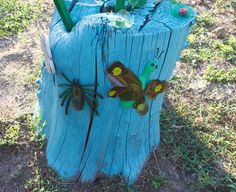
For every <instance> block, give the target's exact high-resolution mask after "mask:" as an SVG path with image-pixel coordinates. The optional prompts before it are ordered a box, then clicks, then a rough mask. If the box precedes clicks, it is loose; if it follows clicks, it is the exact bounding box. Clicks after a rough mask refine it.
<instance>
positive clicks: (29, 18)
mask: <svg viewBox="0 0 236 192" xmlns="http://www.w3.org/2000/svg"><path fill="white" fill-rule="evenodd" d="M44 9H45V5H44V4H42V3H41V1H35V3H32V1H29V0H26V1H23V0H9V1H4V0H0V37H5V36H9V35H16V34H17V33H19V32H22V31H24V30H25V29H26V28H27V27H28V26H29V25H30V23H31V22H33V21H35V20H37V18H38V17H41V18H42V17H43V15H44V14H43V13H42V12H43V10H44Z"/></svg>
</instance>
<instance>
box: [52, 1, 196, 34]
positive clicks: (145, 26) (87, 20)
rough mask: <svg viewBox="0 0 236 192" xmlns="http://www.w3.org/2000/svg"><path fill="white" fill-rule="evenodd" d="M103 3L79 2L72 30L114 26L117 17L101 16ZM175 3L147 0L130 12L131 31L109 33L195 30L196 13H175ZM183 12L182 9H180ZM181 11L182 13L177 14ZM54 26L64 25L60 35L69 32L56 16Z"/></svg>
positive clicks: (67, 3)
mask: <svg viewBox="0 0 236 192" xmlns="http://www.w3.org/2000/svg"><path fill="white" fill-rule="evenodd" d="M70 4H71V0H68V1H66V5H67V7H69V6H70ZM102 5H103V2H101V1H89V2H83V1H80V2H78V3H76V5H75V7H74V9H73V10H72V11H71V13H70V15H71V17H72V20H73V21H74V23H76V25H75V27H74V28H73V30H76V29H80V28H81V26H80V25H89V26H91V27H96V26H97V25H108V26H109V23H110V22H111V18H113V17H114V15H115V14H114V13H100V10H101V7H102ZM174 6H175V4H174V3H171V2H170V1H169V0H164V1H162V2H154V1H151V0H148V2H147V4H146V6H145V7H142V8H139V9H134V10H132V11H130V12H129V14H130V15H131V16H133V18H134V23H133V25H132V27H131V28H123V29H121V28H114V27H110V30H112V31H113V30H116V31H119V32H125V33H127V32H132V35H134V33H138V34H139V33H141V34H142V33H157V32H161V31H166V30H175V29H180V28H183V27H186V25H189V26H192V24H193V22H194V18H195V15H196V14H195V12H194V11H193V10H192V9H191V8H190V7H187V9H188V10H187V11H188V12H189V13H190V14H188V15H184V11H186V10H184V9H186V6H184V5H183V6H184V8H183V12H181V10H178V9H177V10H174V11H177V13H176V14H175V13H173V9H176V8H175V7H174ZM179 9H181V7H180V8H179ZM178 11H179V13H178ZM55 25H61V27H60V26H59V28H60V29H61V30H62V31H61V30H60V32H65V33H67V32H66V30H65V28H64V26H63V23H62V22H60V16H59V14H58V13H57V12H56V13H55V15H54V17H53V19H52V23H51V28H53V27H55ZM73 30H72V32H73Z"/></svg>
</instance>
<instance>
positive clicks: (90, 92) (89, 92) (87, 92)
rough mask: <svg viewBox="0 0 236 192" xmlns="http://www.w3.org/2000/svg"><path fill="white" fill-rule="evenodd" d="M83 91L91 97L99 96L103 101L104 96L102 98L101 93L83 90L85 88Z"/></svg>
mask: <svg viewBox="0 0 236 192" xmlns="http://www.w3.org/2000/svg"><path fill="white" fill-rule="evenodd" d="M82 90H83V92H85V93H86V94H89V95H91V94H94V95H97V96H98V97H100V98H101V99H103V96H102V95H101V94H100V93H98V92H95V91H94V90H90V89H83V88H82ZM92 92H93V93H92Z"/></svg>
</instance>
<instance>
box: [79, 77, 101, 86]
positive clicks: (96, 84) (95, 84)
mask: <svg viewBox="0 0 236 192" xmlns="http://www.w3.org/2000/svg"><path fill="white" fill-rule="evenodd" d="M76 83H77V84H78V85H80V83H79V79H77V81H76ZM98 85H99V84H98V83H94V84H85V85H81V87H91V86H93V87H95V86H98Z"/></svg>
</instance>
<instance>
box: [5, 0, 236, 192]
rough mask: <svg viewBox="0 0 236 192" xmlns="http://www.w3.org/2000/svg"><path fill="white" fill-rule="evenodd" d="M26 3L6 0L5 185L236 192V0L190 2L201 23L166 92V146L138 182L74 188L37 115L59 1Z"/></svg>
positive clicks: (51, 188) (163, 125)
mask: <svg viewBox="0 0 236 192" xmlns="http://www.w3.org/2000/svg"><path fill="white" fill-rule="evenodd" d="M22 2H23V1H22V0H14V1H13V0H11V1H7V2H3V1H0V5H1V7H0V50H1V51H0V58H1V59H0V69H1V70H0V71H1V72H0V81H1V83H0V117H1V119H0V173H1V177H0V191H4V192H12V191H30V192H32V191H34V192H38V191H42V192H45V191H53V192H54V191H60V192H61V191H67V190H68V188H70V189H72V187H73V189H74V191H81V192H85V191H86V192H87V191H88V192H90V191H109V192H110V191H114V192H116V191H119V192H121V191H128V192H133V191H140V192H146V191H148V192H152V191H157V192H162V191H163V192H164V191H165V192H172V191H179V192H183V191H190V192H191V191H194V192H195V191H204V192H205V191H220V192H224V191H236V153H235V151H236V132H235V131H236V127H235V125H236V96H235V95H236V39H235V35H236V30H235V16H234V15H235V9H236V1H235V0H225V1H222V0H201V1H199V0H195V1H185V2H186V3H188V4H191V5H192V6H193V7H194V8H195V9H196V10H197V11H198V17H197V22H196V25H195V27H194V28H193V30H192V33H191V35H190V36H189V48H188V49H186V50H185V51H183V53H182V59H181V61H180V62H178V63H177V68H176V71H175V75H174V78H173V80H172V81H171V84H170V88H169V89H168V91H167V93H166V98H165V103H164V106H163V110H162V113H161V145H160V147H159V149H158V150H156V151H155V152H153V154H152V155H151V157H150V160H149V161H148V162H147V163H146V166H145V168H144V169H143V171H142V174H141V175H140V177H139V179H138V181H137V182H136V183H135V184H134V185H133V186H127V185H126V184H125V182H124V181H123V179H122V178H121V177H117V178H112V179H105V178H99V179H97V180H96V182H95V183H94V184H86V185H80V184H77V185H75V186H73V184H71V183H66V182H65V181H61V180H59V179H58V178H57V176H56V174H55V173H54V172H53V171H52V170H50V169H49V168H48V167H47V164H46V160H45V156H44V149H45V142H46V141H45V140H44V138H43V137H41V136H38V135H37V133H35V131H34V129H33V128H34V126H35V122H33V121H32V114H33V109H34V104H35V101H36V96H35V92H36V90H37V86H36V84H35V83H34V82H35V80H36V79H37V78H38V77H39V73H40V72H39V71H40V70H39V69H40V63H41V61H42V53H41V50H40V46H39V34H40V31H41V30H42V31H45V30H47V29H48V25H49V21H50V15H51V13H52V9H53V5H52V4H50V3H48V2H46V0H41V1H32V0H31V1H30V0H25V1H24V3H22ZM36 123H37V122H36Z"/></svg>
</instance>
